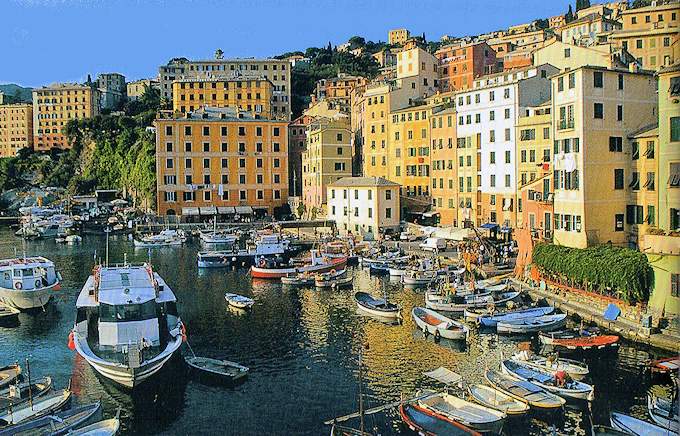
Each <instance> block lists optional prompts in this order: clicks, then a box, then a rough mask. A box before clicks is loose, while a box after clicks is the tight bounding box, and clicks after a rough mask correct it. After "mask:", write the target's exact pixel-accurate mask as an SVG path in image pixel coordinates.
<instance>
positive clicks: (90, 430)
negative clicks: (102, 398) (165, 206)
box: [67, 417, 120, 436]
mask: <svg viewBox="0 0 680 436" xmlns="http://www.w3.org/2000/svg"><path fill="white" fill-rule="evenodd" d="M118 430H120V418H118V417H116V418H111V419H105V420H103V421H99V422H95V423H94V424H90V425H86V426H85V427H81V428H79V429H77V430H71V431H69V432H68V434H67V436H114V435H116V434H117V433H118Z"/></svg>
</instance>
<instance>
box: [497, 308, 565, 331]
mask: <svg viewBox="0 0 680 436" xmlns="http://www.w3.org/2000/svg"><path fill="white" fill-rule="evenodd" d="M566 323H567V314H566V313H560V314H557V315H543V316H537V317H535V318H525V319H519V320H514V321H502V322H498V323H496V331H497V332H498V333H510V334H527V333H536V332H540V331H550V330H556V329H558V328H560V327H563V326H564V325H565V324H566Z"/></svg>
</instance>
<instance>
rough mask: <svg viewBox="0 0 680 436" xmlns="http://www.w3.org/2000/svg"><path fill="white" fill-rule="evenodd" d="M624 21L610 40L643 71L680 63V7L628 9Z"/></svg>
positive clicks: (666, 5)
mask: <svg viewBox="0 0 680 436" xmlns="http://www.w3.org/2000/svg"><path fill="white" fill-rule="evenodd" d="M621 20H622V21H623V27H622V28H621V29H620V30H617V31H616V32H614V33H612V34H611V35H610V40H611V41H612V42H614V43H615V44H617V45H618V46H620V47H621V48H623V49H625V50H628V52H629V53H630V54H632V55H633V56H634V57H635V58H636V59H637V60H638V62H639V63H640V65H641V67H642V68H646V69H652V70H658V69H660V68H661V67H668V66H671V65H672V64H674V63H675V62H678V61H679V60H680V3H678V2H673V3H668V4H656V5H654V6H647V7H644V8H636V9H628V10H626V11H623V12H622V13H621Z"/></svg>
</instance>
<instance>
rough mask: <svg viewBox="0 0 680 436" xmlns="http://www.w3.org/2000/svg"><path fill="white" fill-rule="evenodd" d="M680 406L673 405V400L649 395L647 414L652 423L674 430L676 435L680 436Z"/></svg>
mask: <svg viewBox="0 0 680 436" xmlns="http://www.w3.org/2000/svg"><path fill="white" fill-rule="evenodd" d="M677 407H678V405H677V404H673V401H672V400H669V399H667V398H660V397H657V396H656V395H654V394H651V393H649V394H647V412H649V416H650V417H651V418H652V421H654V422H656V423H657V424H659V426H660V427H661V428H667V429H670V430H672V431H673V432H674V433H675V434H680V422H679V421H678V414H677V410H675V409H677Z"/></svg>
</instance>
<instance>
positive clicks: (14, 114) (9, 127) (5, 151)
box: [0, 103, 33, 157]
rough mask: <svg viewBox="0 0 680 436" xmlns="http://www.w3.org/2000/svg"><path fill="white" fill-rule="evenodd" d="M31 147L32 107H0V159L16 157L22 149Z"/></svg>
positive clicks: (7, 105)
mask: <svg viewBox="0 0 680 436" xmlns="http://www.w3.org/2000/svg"><path fill="white" fill-rule="evenodd" d="M32 146H33V105H32V104H31V103H18V104H3V105H0V157H12V156H16V154H17V152H18V151H19V150H21V149H22V148H27V147H32Z"/></svg>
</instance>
